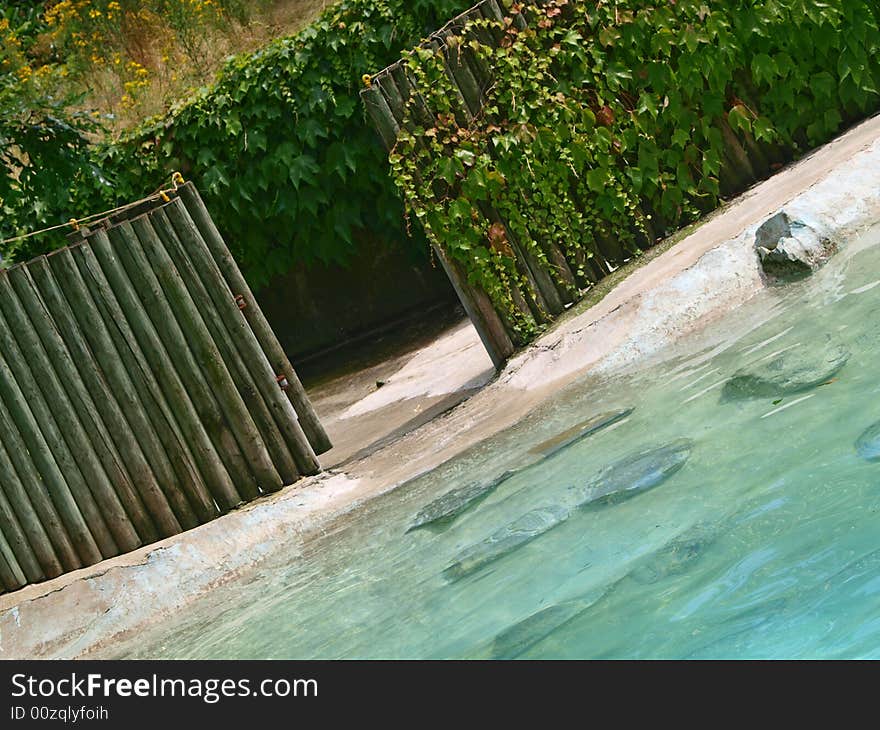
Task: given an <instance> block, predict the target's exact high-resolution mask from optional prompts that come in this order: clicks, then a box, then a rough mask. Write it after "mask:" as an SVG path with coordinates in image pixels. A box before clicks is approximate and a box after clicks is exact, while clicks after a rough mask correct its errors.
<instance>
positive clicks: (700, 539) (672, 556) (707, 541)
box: [629, 524, 719, 584]
mask: <svg viewBox="0 0 880 730" xmlns="http://www.w3.org/2000/svg"><path fill="white" fill-rule="evenodd" d="M718 530H719V528H718V526H717V525H711V524H699V525H695V526H694V527H692V528H691V529H690V530H688V531H687V532H685V533H684V534H683V535H679V536H678V537H676V538H675V539H674V540H671V541H670V542H668V543H666V544H665V545H663V546H662V547H661V548H660V549H659V550H657V551H656V552H654V553H652V554H650V555H648V556H646V557H645V558H644V559H643V560H641V561H639V563H638V564H637V565H636V566H635V567H634V568H633V569H632V570H631V571H630V572H629V577H630V578H632V579H633V580H634V581H635V582H636V583H642V584H645V583H656V582H657V581H659V580H663V579H664V578H667V577H669V576H674V575H681V574H682V573H684V572H686V571H687V570H689V569H690V568H691V566H693V565H694V564H695V563H696V562H697V561H698V560H700V558H702V557H703V553H704V552H705V550H706V548H707V547H709V545H711V544H712V543H713V542H715V540H716V539H717V537H718Z"/></svg>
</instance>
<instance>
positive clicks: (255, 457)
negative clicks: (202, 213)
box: [122, 218, 283, 499]
mask: <svg viewBox="0 0 880 730" xmlns="http://www.w3.org/2000/svg"><path fill="white" fill-rule="evenodd" d="M124 226H125V224H123V226H122V227H124ZM131 226H132V228H133V229H134V231H135V233H136V234H137V238H138V240H139V242H140V244H141V246H142V247H143V251H144V253H145V254H146V260H147V261H148V262H149V264H150V266H151V267H152V270H153V273H154V274H155V275H156V279H157V280H158V282H159V284H160V285H161V287H162V291H164V292H165V296H166V297H168V301H169V304H170V305H171V307H172V310H173V312H174V315H175V317H176V318H177V323H178V324H179V325H180V328H181V330H182V331H183V332H184V333H185V334H186V336H187V339H188V341H189V343H190V346H191V347H192V348H193V352H194V354H195V356H196V360H197V362H198V363H199V365H200V366H201V367H202V369H203V371H204V374H205V379H206V380H207V382H208V383H209V384H210V385H211V387H212V388H213V389H214V392H215V395H216V397H217V399H218V401H219V402H220V403H221V404H222V410H223V412H224V414H225V415H226V418H227V423H229V426H230V429H231V430H232V432H233V434H234V435H235V438H236V441H237V442H238V445H239V448H241V452H242V454H243V455H244V457H245V460H246V461H247V463H248V466H249V467H250V470H251V472H252V473H253V476H254V478H255V480H256V481H255V482H244V483H239V479H241V478H242V477H239V476H238V475H236V477H235V478H236V488H237V489H238V491H239V493H240V494H241V495H242V496H243V497H245V498H246V499H253V498H254V497H256V496H258V495H259V491H258V490H255V486H256V487H261V488H262V489H264V490H269V491H272V490H275V489H278V488H279V487H280V486H282V485H281V482H282V481H283V480H282V479H281V477H280V475H279V474H278V471H277V470H276V469H275V467H274V465H273V464H272V459H271V458H270V456H269V453H268V452H267V451H266V446H265V444H264V443H263V441H262V439H261V438H260V433H259V431H258V430H257V427H256V425H255V424H254V421H253V418H252V417H251V415H250V413H249V412H248V410H247V406H246V405H245V404H244V401H243V400H242V399H241V396H240V395H239V393H238V391H237V390H236V389H235V386H234V384H233V382H232V376H231V375H230V374H229V369H228V368H227V367H226V364H225V363H224V362H223V358H222V357H221V356H220V352H219V351H218V350H217V346H216V345H215V344H214V341H213V340H212V339H211V335H210V333H209V332H208V329H207V327H206V326H205V323H204V321H203V320H202V317H201V315H200V314H199V312H198V309H197V308H196V306H195V304H194V303H193V301H192V297H190V295H189V292H188V291H187V289H186V285H185V284H184V283H183V280H182V279H181V277H180V274H179V272H178V271H177V270H176V269H175V268H174V264H173V262H172V261H171V259H170V257H169V256H168V253H167V252H166V251H165V249H164V247H163V246H162V244H161V241H160V240H159V237H158V234H157V233H156V231H155V230H154V229H153V226H152V224H151V223H150V221H149V220H148V219H147V218H136V219H135V220H133V221H132V222H131ZM129 273H131V272H129Z"/></svg>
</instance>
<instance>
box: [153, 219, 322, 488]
mask: <svg viewBox="0 0 880 730" xmlns="http://www.w3.org/2000/svg"><path fill="white" fill-rule="evenodd" d="M184 210H185V209H184ZM150 221H151V223H152V224H153V228H154V229H155V230H156V232H157V233H158V235H159V239H160V240H161V242H162V244H163V245H164V246H165V250H166V251H167V253H168V254H169V256H170V257H171V260H172V261H173V262H174V265H175V267H176V268H177V270H178V272H179V273H180V274H181V277H182V279H183V280H184V281H185V282H186V284H187V289H188V291H189V294H190V297H191V298H192V300H193V303H194V304H195V306H196V308H197V309H198V310H199V311H200V312H210V311H212V310H213V309H214V306H213V305H212V302H211V297H210V295H209V294H208V293H207V292H206V291H205V288H204V285H203V284H202V281H201V279H200V277H199V272H197V271H196V269H195V267H194V266H193V265H192V263H191V262H190V261H189V258H188V257H187V256H186V253H185V252H184V251H183V246H182V245H181V243H180V241H179V240H178V239H177V234H176V232H175V230H174V228H173V227H172V225H171V222H170V221H169V220H168V216H167V214H166V213H165V210H164V209H160V210H157V211H154V212H153V213H151V214H150ZM196 235H198V234H196ZM208 258H209V259H210V253H209V254H208ZM210 262H211V264H213V259H210ZM221 283H223V281H222V276H221ZM226 289H227V287H226V286H225V283H224V284H223V286H222V287H221V289H220V292H222V294H221V296H223V297H224V298H225V299H226V303H228V304H229V305H230V306H231V307H232V308H233V309H234V310H235V314H236V315H237V316H238V318H239V319H240V320H241V322H242V324H243V325H244V327H245V328H247V329H249V328H248V327H247V323H246V322H244V319H243V318H242V316H241V312H240V311H239V310H238V307H237V306H236V305H235V303H234V302H233V301H232V299H231V298H230V297H229V295H228V293H226ZM203 321H204V324H205V326H206V328H207V329H208V332H209V333H210V335H211V338H212V339H213V341H214V344H215V345H216V346H217V349H218V350H219V352H220V355H221V356H222V358H223V361H224V362H225V363H226V366H227V367H228V369H229V372H230V375H231V376H232V378H233V381H234V383H235V387H236V389H237V390H238V393H239V395H240V396H241V399H242V401H244V403H245V406H246V407H247V409H248V411H249V412H250V414H251V416H252V417H253V419H254V423H255V425H256V426H257V429H258V430H259V432H260V437H261V438H262V440H263V443H264V444H265V446H266V450H267V451H268V453H269V456H270V458H271V459H272V463H273V464H274V466H275V469H276V470H277V471H278V474H279V476H280V477H281V481H282V482H283V483H286V484H291V483H293V482H294V481H296V480H297V479H298V478H299V472H298V471H297V467H296V461H295V459H294V457H293V454H291V453H290V451H289V450H288V448H287V445H286V444H285V442H284V439H283V438H282V437H281V434H280V432H279V431H278V429H277V427H276V424H275V421H274V419H273V417H272V413H271V412H270V411H269V409H268V408H267V406H266V404H265V402H264V401H263V398H262V396H261V394H260V392H259V390H258V388H257V387H256V385H255V384H254V381H253V378H252V377H251V376H250V373H249V370H248V367H247V366H246V365H245V363H244V362H243V361H242V359H241V357H240V355H239V353H238V351H237V349H236V348H235V345H234V344H233V343H232V341H231V339H230V335H229V333H228V331H227V330H226V328H225V326H224V324H223V323H222V322H221V321H220V320H219V319H218V318H217V317H205V318H203ZM257 351H258V355H259V357H261V358H262V359H263V360H265V355H264V354H263V352H262V350H260V348H259V344H257ZM266 369H267V370H269V371H270V373H269V377H270V380H271V384H272V385H273V386H274V388H275V389H276V390H277V391H278V396H279V397H280V398H281V399H283V401H284V403H285V405H286V406H287V408H288V409H290V413H291V414H292V416H291V417H292V419H293V420H294V421H295V420H296V414H295V413H293V407H292V406H291V405H290V402H289V401H288V400H287V398H286V397H284V394H283V392H282V391H281V389H280V388H279V387H278V383H277V382H276V380H275V376H274V374H272V373H271V368H270V367H269V364H268V361H267V362H266ZM302 438H303V440H304V441H305V440H306V439H305V435H303V437H302ZM306 444H308V442H307V441H306ZM309 450H311V447H309Z"/></svg>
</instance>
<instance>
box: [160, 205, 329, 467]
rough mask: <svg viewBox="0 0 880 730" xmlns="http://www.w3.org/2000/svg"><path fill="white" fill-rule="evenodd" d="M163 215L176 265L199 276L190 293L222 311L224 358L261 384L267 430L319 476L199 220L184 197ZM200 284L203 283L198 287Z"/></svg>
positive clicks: (247, 383) (244, 378)
mask: <svg viewBox="0 0 880 730" xmlns="http://www.w3.org/2000/svg"><path fill="white" fill-rule="evenodd" d="M163 214H164V215H167V217H168V229H167V231H166V233H167V234H170V235H169V243H171V247H170V248H169V250H170V251H173V252H174V253H175V254H176V258H175V257H173V258H175V263H177V261H178V260H179V261H180V264H178V269H179V270H180V271H181V272H183V269H182V268H181V266H184V267H188V270H189V271H190V272H192V273H193V274H195V276H194V277H193V276H190V275H188V274H187V275H186V280H187V281H190V282H191V283H192V284H193V285H194V286H191V287H190V291H191V292H193V293H197V294H198V296H199V297H200V301H202V302H203V303H204V306H205V308H206V309H207V308H213V309H214V310H215V311H216V312H217V314H218V315H219V316H218V318H217V319H216V320H214V319H212V324H213V323H215V322H216V324H218V325H220V326H219V327H217V328H215V329H216V330H217V333H218V337H215V340H217V341H218V343H222V344H223V352H224V358H227V359H228V361H229V362H233V363H236V364H237V366H238V367H237V369H238V376H239V377H240V379H241V382H242V387H244V388H246V389H247V390H251V389H252V388H256V391H257V393H258V394H259V397H260V398H261V399H262V408H261V402H260V400H257V399H254V400H255V406H256V408H257V409H258V410H259V411H260V412H261V413H262V410H263V409H266V410H267V411H268V413H269V414H270V416H271V421H270V423H268V424H267V425H266V429H267V431H268V432H269V433H270V434H271V432H272V425H273V424H274V428H275V429H277V432H278V433H279V434H280V435H281V437H282V439H283V443H284V444H285V445H286V447H287V451H288V453H289V454H291V455H292V456H293V459H294V463H295V465H296V469H297V470H298V471H299V473H301V474H317V473H318V472H319V471H320V470H321V467H320V465H319V464H318V459H317V457H316V455H315V452H314V450H313V449H312V447H311V444H310V443H309V440H308V437H307V436H306V434H305V432H304V431H303V429H302V427H301V426H300V424H299V421H298V416H297V413H296V410H295V409H294V407H293V404H292V403H291V401H290V399H289V398H288V397H287V395H286V394H285V393H284V391H283V390H282V389H281V386H280V384H279V382H278V379H277V377H278V376H277V375H276V373H275V371H274V369H273V368H272V365H271V364H270V363H269V360H268V358H267V357H266V354H265V352H264V351H263V348H262V347H261V346H260V342H259V340H257V337H256V335H255V334H254V332H253V330H252V329H251V328H250V326H248V324H247V321H246V320H245V319H244V317H243V316H242V312H241V310H240V309H239V308H238V305H236V304H235V302H234V300H233V299H232V298H231V297H230V296H229V293H228V287H227V286H226V282H225V280H224V279H223V273H222V272H221V271H220V268H219V267H218V266H217V263H216V262H215V261H214V259H213V257H212V256H211V251H210V250H209V249H208V246H207V243H206V242H205V240H204V238H203V237H202V235H201V234H200V232H199V230H198V228H197V226H196V224H195V221H193V219H192V218H191V217H190V215H189V213H188V212H187V209H186V207H185V206H184V205H183V203H181V202H180V201H179V200H176V201H173V202H171V203H170V204H168V205H167V206H166V207H165V208H163V209H160V210H158V211H156V213H155V214H154V215H155V216H157V218H158V219H159V221H160V222H163V221H164V220H165V219H163V218H162V216H163ZM174 244H177V245H176V246H175V245H174ZM199 284H200V286H196V285H199ZM261 418H262V416H261ZM294 478H295V475H291V476H290V477H289V478H288V477H286V478H285V480H286V481H287V483H288V484H289V483H291V481H292V479H294Z"/></svg>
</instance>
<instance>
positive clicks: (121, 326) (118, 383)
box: [37, 249, 218, 521]
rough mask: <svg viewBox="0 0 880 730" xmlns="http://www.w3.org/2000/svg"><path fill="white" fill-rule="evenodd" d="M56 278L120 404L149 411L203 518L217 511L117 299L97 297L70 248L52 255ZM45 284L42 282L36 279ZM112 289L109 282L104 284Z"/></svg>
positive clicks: (148, 417) (149, 419) (179, 477)
mask: <svg viewBox="0 0 880 730" xmlns="http://www.w3.org/2000/svg"><path fill="white" fill-rule="evenodd" d="M49 265H50V267H51V269H52V271H53V274H54V277H53V280H54V282H55V284H56V285H60V289H61V290H62V291H63V292H64V294H65V295H66V296H65V298H66V300H67V302H68V303H69V305H70V308H71V310H72V311H73V313H74V315H75V317H76V319H77V322H78V324H79V327H80V329H81V331H82V332H83V333H84V334H85V336H86V339H87V340H88V341H89V344H90V346H91V349H92V351H93V352H94V354H95V358H96V360H97V361H98V363H99V365H100V366H101V369H102V371H103V372H104V374H105V376H106V377H107V378H108V380H109V381H110V383H111V386H112V388H113V391H114V393H115V394H116V396H117V398H119V399H121V400H120V403H122V402H123V401H125V406H124V408H125V410H126V413H127V412H128V409H129V408H130V409H132V410H136V411H140V410H142V411H143V412H144V414H145V418H144V419H143V420H145V421H146V422H147V423H149V424H151V426H150V429H151V430H153V431H154V432H155V434H156V435H157V437H158V438H159V440H160V442H161V444H162V448H163V451H164V452H165V454H166V455H167V457H168V459H169V461H170V462H171V464H172V466H173V468H174V473H175V475H176V477H177V483H178V484H179V485H181V486H184V487H185V486H189V485H197V486H196V489H195V490H194V492H193V494H194V495H195V496H201V495H204V496H203V497H202V499H201V500H200V501H199V502H194V503H193V504H192V507H193V509H194V511H195V512H196V514H197V515H198V516H199V518H200V520H201V521H207V520H210V519H213V518H214V517H216V516H217V514H218V510H217V505H215V503H214V501H213V500H212V499H211V498H210V496H209V495H208V494H207V492H206V490H205V488H204V485H203V484H202V482H201V477H200V475H199V472H198V470H197V469H196V467H195V464H194V462H193V458H192V454H191V453H190V451H189V448H188V447H187V445H186V442H185V440H184V438H183V436H182V435H181V433H180V430H179V428H178V426H177V423H176V421H175V420H174V417H173V413H172V411H171V408H170V407H169V405H168V404H167V403H166V402H165V401H164V399H163V398H162V393H161V390H160V388H159V386H158V383H157V382H156V380H155V377H154V375H153V373H152V371H151V370H150V368H149V366H148V365H147V363H146V360H145V359H144V356H143V353H142V352H141V351H140V348H139V347H138V345H137V341H136V339H135V337H134V335H133V334H132V332H131V329H130V327H129V325H128V323H127V322H126V320H125V318H124V317H123V315H122V313H121V310H120V308H119V306H118V304H117V303H116V302H115V300H114V299H111V298H110V297H109V295H108V293H107V291H105V292H104V294H103V295H101V294H99V293H98V292H96V294H95V297H94V298H93V297H92V295H91V294H90V292H89V290H90V287H94V288H97V287H98V286H99V284H100V282H98V281H95V280H90V281H89V282H88V284H87V283H86V281H85V280H84V279H83V277H82V274H81V273H80V270H79V268H78V267H77V265H76V262H75V261H74V259H73V254H72V253H71V251H70V249H62V250H61V251H58V252H56V253H55V254H54V255H52V257H51V258H50V260H49ZM37 284H38V285H39V286H40V287H41V288H42V285H43V281H41V280H40V279H39V278H37ZM105 288H106V289H107V290H109V286H106V287H105Z"/></svg>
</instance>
